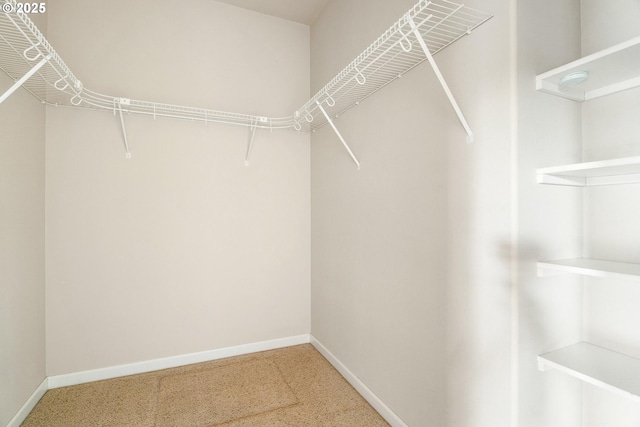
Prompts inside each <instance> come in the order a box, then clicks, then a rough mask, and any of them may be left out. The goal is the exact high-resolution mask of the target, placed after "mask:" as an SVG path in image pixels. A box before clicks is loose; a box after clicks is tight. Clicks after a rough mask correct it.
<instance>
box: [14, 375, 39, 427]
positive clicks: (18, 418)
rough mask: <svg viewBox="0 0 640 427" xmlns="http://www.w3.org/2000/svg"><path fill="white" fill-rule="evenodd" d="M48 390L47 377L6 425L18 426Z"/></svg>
mask: <svg viewBox="0 0 640 427" xmlns="http://www.w3.org/2000/svg"><path fill="white" fill-rule="evenodd" d="M47 390H49V381H48V378H45V379H44V381H42V383H41V384H40V385H39V386H38V388H37V389H36V391H34V392H33V394H32V395H31V397H30V398H29V399H27V401H26V402H25V403H24V405H22V408H20V410H19V411H18V412H17V413H16V414H15V415H14V416H13V418H11V421H9V424H7V427H19V426H20V424H22V423H23V422H24V420H25V419H26V418H27V416H28V415H29V413H30V412H31V411H32V410H33V408H35V406H36V404H37V403H38V402H39V401H40V399H42V396H44V394H45V393H46V392H47Z"/></svg>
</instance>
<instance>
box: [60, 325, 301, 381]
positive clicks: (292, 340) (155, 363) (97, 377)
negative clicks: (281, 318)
mask: <svg viewBox="0 0 640 427" xmlns="http://www.w3.org/2000/svg"><path fill="white" fill-rule="evenodd" d="M310 339H311V336H310V335H308V334H305V335H298V336H294V337H286V338H279V339H275V340H270V341H261V342H257V343H251V344H243V345H238V346H234V347H225V348H220V349H216V350H209V351H202V352H199V353H191V354H184V355H181V356H172V357H165V358H162V359H154V360H147V361H144V362H137V363H130V364H127V365H119V366H111V367H108V368H101V369H94V370H90V371H82V372H75V373H71V374H63V375H56V376H53V377H49V389H54V388H59V387H66V386H70V385H78V384H84V383H88V382H92V381H101V380H108V379H112V378H118V377H124V376H127V375H135V374H142V373H145V372H152V371H158V370H161V369H168V368H175V367H178V366H185V365H192V364H194V363H202V362H209V361H212V360H218V359H224V358H227V357H233V356H240V355H244V354H250V353H257V352H260V351H267V350H274V349H277V348H283V347H290V346H293V345H300V344H308V343H309V342H310Z"/></svg>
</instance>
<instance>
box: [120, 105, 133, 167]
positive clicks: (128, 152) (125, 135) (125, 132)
mask: <svg viewBox="0 0 640 427" xmlns="http://www.w3.org/2000/svg"><path fill="white" fill-rule="evenodd" d="M122 104H125V105H128V104H129V100H128V99H126V98H120V99H119V100H118V102H117V106H118V113H119V114H120V125H121V126H122V137H123V138H124V149H125V151H126V153H125V155H124V157H125V158H127V159H130V158H131V152H130V151H129V141H128V140H127V129H126V128H125V127H124V118H123V117H122Z"/></svg>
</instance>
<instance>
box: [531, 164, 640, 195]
mask: <svg viewBox="0 0 640 427" xmlns="http://www.w3.org/2000/svg"><path fill="white" fill-rule="evenodd" d="M536 173H537V180H538V183H539V184H552V185H569V186H575V187H589V186H595V185H612V184H631V183H638V182H640V156H638V157H625V158H621V159H612V160H601V161H597V162H588V163H576V164H572V165H563V166H554V167H549V168H541V169H538V170H537V171H536Z"/></svg>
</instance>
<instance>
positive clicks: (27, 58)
mask: <svg viewBox="0 0 640 427" xmlns="http://www.w3.org/2000/svg"><path fill="white" fill-rule="evenodd" d="M0 4H3V5H10V6H7V7H8V9H11V10H16V1H15V0H0ZM491 17H492V15H490V14H487V13H484V12H480V11H477V10H475V9H472V8H469V7H466V6H464V5H459V4H456V3H453V2H450V1H448V0H438V1H437V2H430V1H427V0H420V1H418V3H416V4H415V5H414V6H413V7H412V8H411V9H409V11H408V12H407V13H406V14H405V15H403V16H402V18H400V19H399V20H398V21H397V22H396V23H395V24H393V25H392V26H391V27H390V28H389V29H388V30H387V31H386V32H384V33H383V34H382V35H381V36H380V37H379V38H378V39H377V40H376V41H374V42H373V43H372V44H371V45H370V46H369V47H368V48H367V49H365V51H364V52H362V53H361V54H360V55H358V56H357V57H356V58H355V59H354V60H353V61H352V62H351V63H350V64H349V65H347V66H346V67H345V68H344V69H343V70H342V71H341V72H340V73H338V75H337V76H336V77H334V78H333V79H332V80H331V81H330V82H329V83H328V84H327V85H326V86H324V87H323V88H322V89H321V90H320V91H319V92H318V93H317V94H316V95H314V96H313V97H312V98H311V99H310V100H309V101H308V102H307V103H305V104H304V105H303V106H302V107H301V108H299V109H298V110H296V111H295V112H294V113H293V114H292V115H291V116H285V117H280V118H273V117H265V116H255V115H247V114H237V113H228V112H223V111H217V110H210V109H203V108H195V107H184V106H178V105H170V104H162V103H156V102H148V101H139V100H135V99H130V98H123V97H115V96H109V95H103V94H100V93H97V92H93V91H91V90H89V89H87V88H84V87H83V84H82V82H81V81H80V80H78V79H77V78H76V76H75V75H74V74H73V73H72V72H71V71H70V70H69V67H67V65H66V64H65V63H64V61H63V60H62V59H61V58H60V56H59V55H58V54H57V53H56V51H55V50H54V49H53V47H52V46H51V45H50V44H49V42H48V41H47V40H46V39H45V37H44V36H43V35H42V33H41V32H40V31H39V30H38V28H37V27H36V26H35V25H34V24H33V22H32V21H31V20H30V19H29V17H28V16H27V15H26V14H24V13H22V12H19V13H15V12H11V13H0V70H2V71H4V73H5V74H7V75H8V76H9V77H10V78H12V79H13V80H15V81H16V84H15V85H14V86H15V87H12V88H9V90H8V91H6V92H4V95H3V97H2V98H0V102H2V101H3V100H4V99H5V98H6V97H8V96H9V95H10V94H11V92H12V91H13V90H15V89H16V88H17V87H19V86H22V87H24V88H25V89H26V90H28V91H29V92H30V93H31V94H32V95H34V96H35V97H36V98H37V99H39V100H40V101H41V102H43V103H45V104H49V105H59V106H71V107H82V108H91V109H98V110H108V111H112V112H113V113H114V114H120V116H121V115H122V113H123V112H124V113H128V114H137V115H144V116H149V117H154V118H156V117H165V118H173V119H182V120H190V121H196V122H203V123H225V124H232V125H241V126H246V127H248V128H251V130H252V134H253V130H255V129H256V128H262V129H287V130H295V131H314V130H316V129H319V128H321V127H322V126H324V125H326V124H327V123H329V124H331V125H332V127H333V129H334V130H335V131H336V133H338V131H337V129H336V127H335V126H334V125H333V123H332V119H333V118H335V117H337V116H339V115H341V114H343V113H344V112H346V111H347V110H349V109H351V108H353V107H354V106H356V105H358V104H359V103H360V102H362V101H363V100H365V99H366V98H368V97H369V96H371V95H372V94H374V93H376V92H377V91H378V90H380V89H381V88H383V87H385V86H386V85H388V84H389V83H391V82H392V81H394V80H396V79H398V78H400V77H401V76H402V75H403V74H405V73H407V72H408V71H410V70H412V69H413V68H415V67H416V66H417V65H418V64H420V63H422V62H423V61H426V60H428V61H429V63H430V64H431V66H432V67H433V68H434V71H435V73H436V75H437V77H438V79H439V80H440V83H441V84H442V85H443V87H444V89H445V92H446V94H447V96H448V97H449V100H450V101H451V104H452V106H453V107H454V110H455V112H456V113H457V114H458V117H459V118H460V121H461V122H462V124H463V126H464V127H465V130H466V131H467V134H468V135H469V137H470V138H471V136H472V135H471V131H470V128H469V126H468V125H467V123H466V121H465V119H464V117H463V116H462V113H461V111H460V109H459V108H458V106H457V104H456V102H455V100H454V99H453V96H452V95H451V92H450V91H449V89H448V87H447V86H446V83H445V82H444V79H443V78H442V75H441V74H440V72H439V70H438V69H437V66H436V65H435V62H433V58H432V56H433V55H435V54H436V53H438V52H440V51H441V50H442V49H444V48H446V47H447V46H449V45H451V44H452V43H454V42H455V41H457V40H458V39H460V38H462V37H464V36H465V35H467V34H470V33H471V31H472V30H474V29H475V28H476V27H478V26H479V25H481V24H483V23H484V22H486V21H487V20H488V19H490V18H491ZM0 93H1V92H0ZM121 123H122V124H123V125H124V122H123V121H122V120H121ZM124 133H125V134H126V132H124ZM338 136H339V137H340V139H341V141H342V142H343V144H344V145H345V147H346V148H347V150H348V151H349V154H350V155H351V157H352V158H353V159H354V161H355V162H356V163H358V162H357V159H356V158H355V156H354V155H353V153H352V152H351V150H350V149H349V148H348V146H347V145H346V142H345V141H344V139H343V138H342V137H341V135H340V134H339V133H338ZM125 144H126V141H125Z"/></svg>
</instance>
